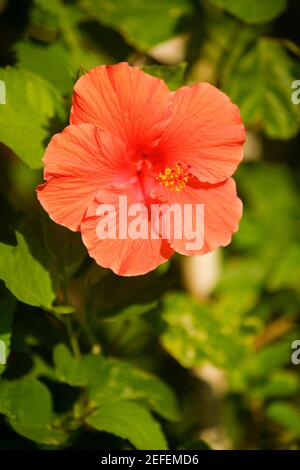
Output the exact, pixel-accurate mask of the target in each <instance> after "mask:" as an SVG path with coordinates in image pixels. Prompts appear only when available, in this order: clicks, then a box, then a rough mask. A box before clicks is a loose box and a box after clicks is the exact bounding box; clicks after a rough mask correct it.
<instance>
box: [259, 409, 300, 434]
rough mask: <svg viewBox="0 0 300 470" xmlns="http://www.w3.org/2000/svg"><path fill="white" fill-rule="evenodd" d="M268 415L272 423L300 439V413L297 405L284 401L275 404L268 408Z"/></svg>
mask: <svg viewBox="0 0 300 470" xmlns="http://www.w3.org/2000/svg"><path fill="white" fill-rule="evenodd" d="M266 414H267V416H268V417H269V418H270V419H271V420H272V421H274V422H275V423H277V424H279V425H280V426H283V427H284V428H286V429H288V430H289V431H291V432H292V433H294V434H295V435H296V436H297V437H300V411H299V408H297V407H296V406H295V405H293V404H291V403H288V402H284V401H278V402H274V403H271V404H270V405H269V406H268V408H267V412H266Z"/></svg>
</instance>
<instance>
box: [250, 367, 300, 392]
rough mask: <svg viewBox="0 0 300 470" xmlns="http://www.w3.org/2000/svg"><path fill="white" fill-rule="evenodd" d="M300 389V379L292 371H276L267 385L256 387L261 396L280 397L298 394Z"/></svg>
mask: <svg viewBox="0 0 300 470" xmlns="http://www.w3.org/2000/svg"><path fill="white" fill-rule="evenodd" d="M299 390H300V380H299V377H298V375H297V374H295V373H294V372H292V371H286V370H282V371H280V370H278V371H275V372H274V373H273V374H272V375H271V377H270V378H269V380H268V381H267V383H266V384H265V385H261V386H259V387H256V388H255V390H254V393H255V395H256V396H258V397H260V398H264V399H266V398H280V397H285V396H286V397H288V396H291V395H296V394H297V393H298V392H299Z"/></svg>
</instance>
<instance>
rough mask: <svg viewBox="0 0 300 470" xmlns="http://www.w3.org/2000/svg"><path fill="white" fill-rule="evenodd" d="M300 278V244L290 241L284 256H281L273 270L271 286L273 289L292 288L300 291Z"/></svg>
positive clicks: (270, 280)
mask: <svg viewBox="0 0 300 470" xmlns="http://www.w3.org/2000/svg"><path fill="white" fill-rule="evenodd" d="M299 279H300V244H296V243H293V244H291V243H289V244H288V245H287V247H286V252H285V253H284V256H282V257H279V259H278V261H277V265H276V267H275V269H274V270H273V271H272V272H271V275H270V279H269V288H270V289H271V290H278V289H286V288H292V289H295V290H298V291H299V288H300V286H299Z"/></svg>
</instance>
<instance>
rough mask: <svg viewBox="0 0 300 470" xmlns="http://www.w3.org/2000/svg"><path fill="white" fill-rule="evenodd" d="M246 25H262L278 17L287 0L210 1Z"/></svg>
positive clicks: (285, 6)
mask: <svg viewBox="0 0 300 470" xmlns="http://www.w3.org/2000/svg"><path fill="white" fill-rule="evenodd" d="M211 1H212V3H214V4H215V5H216V6H218V7H221V8H224V9H225V10H226V11H228V12H229V13H231V14H232V15H235V16H237V18H239V19H241V20H243V21H245V22H246V23H263V22H266V21H271V20H273V19H274V18H276V17H277V16H279V15H280V14H281V13H283V11H284V10H285V9H286V8H287V0H211Z"/></svg>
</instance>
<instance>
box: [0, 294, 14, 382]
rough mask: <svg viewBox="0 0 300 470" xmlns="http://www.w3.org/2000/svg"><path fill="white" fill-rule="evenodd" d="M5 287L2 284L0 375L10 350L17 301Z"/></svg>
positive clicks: (0, 299)
mask: <svg viewBox="0 0 300 470" xmlns="http://www.w3.org/2000/svg"><path fill="white" fill-rule="evenodd" d="M2 290H4V291H5V289H4V288H3V289H2V286H0V375H1V374H2V373H3V371H4V369H5V364H3V363H2V360H3V362H5V363H6V362H7V358H8V356H9V352H10V341H11V328H12V320H13V313H14V310H15V307H16V301H15V299H14V298H13V297H12V296H11V295H7V292H2Z"/></svg>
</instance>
